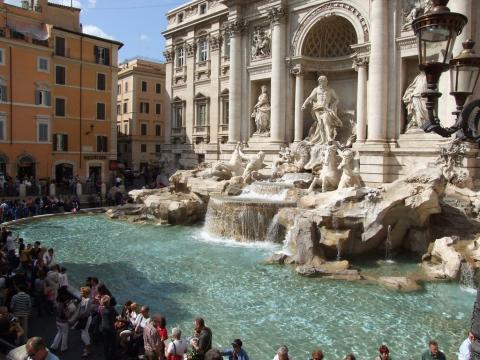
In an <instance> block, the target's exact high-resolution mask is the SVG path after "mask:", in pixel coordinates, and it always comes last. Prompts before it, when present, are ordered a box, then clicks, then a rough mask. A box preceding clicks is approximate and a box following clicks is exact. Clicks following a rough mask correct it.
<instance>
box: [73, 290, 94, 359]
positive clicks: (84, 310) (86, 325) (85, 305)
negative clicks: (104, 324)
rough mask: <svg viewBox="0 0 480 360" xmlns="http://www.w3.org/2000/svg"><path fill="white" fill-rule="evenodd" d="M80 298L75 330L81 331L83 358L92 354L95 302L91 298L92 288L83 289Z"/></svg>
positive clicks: (75, 318)
mask: <svg viewBox="0 0 480 360" xmlns="http://www.w3.org/2000/svg"><path fill="white" fill-rule="evenodd" d="M80 296H81V300H80V304H79V305H78V308H77V313H76V314H75V317H74V328H75V329H79V330H80V331H81V333H80V337H81V339H82V341H83V344H84V345H85V348H84V349H83V353H82V357H87V356H89V355H90V354H91V353H92V347H91V344H90V333H89V329H90V324H91V323H92V310H93V302H92V299H91V298H90V288H89V287H86V286H83V287H81V288H80Z"/></svg>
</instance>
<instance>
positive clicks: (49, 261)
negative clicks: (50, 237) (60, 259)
mask: <svg viewBox="0 0 480 360" xmlns="http://www.w3.org/2000/svg"><path fill="white" fill-rule="evenodd" d="M43 263H44V264H45V266H48V267H50V266H52V265H54V264H55V260H54V254H53V249H52V248H50V249H48V251H47V252H46V253H45V254H44V255H43Z"/></svg>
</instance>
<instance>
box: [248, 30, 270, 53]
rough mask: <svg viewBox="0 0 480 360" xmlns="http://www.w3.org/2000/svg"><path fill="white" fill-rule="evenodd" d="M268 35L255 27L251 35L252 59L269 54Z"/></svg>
mask: <svg viewBox="0 0 480 360" xmlns="http://www.w3.org/2000/svg"><path fill="white" fill-rule="evenodd" d="M270 52H271V46H270V37H269V36H268V34H267V33H266V32H265V31H264V30H262V29H256V31H255V33H254V34H253V37H252V59H253V60H255V59H260V58H265V57H268V56H270Z"/></svg>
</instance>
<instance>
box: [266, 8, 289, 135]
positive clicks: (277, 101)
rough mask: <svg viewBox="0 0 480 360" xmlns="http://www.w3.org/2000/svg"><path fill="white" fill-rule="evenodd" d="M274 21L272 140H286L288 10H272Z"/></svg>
mask: <svg viewBox="0 0 480 360" xmlns="http://www.w3.org/2000/svg"><path fill="white" fill-rule="evenodd" d="M268 17H269V19H270V21H271V22H272V80H271V83H270V85H271V100H270V103H271V106H272V112H271V118H270V140H271V142H277V143H283V142H285V119H286V109H285V103H286V73H287V66H286V63H285V57H286V10H285V8H283V7H280V8H273V9H271V10H270V12H269V14H268Z"/></svg>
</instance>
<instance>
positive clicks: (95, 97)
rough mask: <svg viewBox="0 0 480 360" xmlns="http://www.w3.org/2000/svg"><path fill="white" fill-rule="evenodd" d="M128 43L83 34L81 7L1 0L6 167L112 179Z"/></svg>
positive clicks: (41, 174)
mask: <svg viewBox="0 0 480 360" xmlns="http://www.w3.org/2000/svg"><path fill="white" fill-rule="evenodd" d="M121 47H122V43H120V42H117V41H112V40H108V39H103V38H98V37H95V36H91V35H87V34H83V33H82V30H81V24H80V9H77V8H71V7H68V6H62V5H57V4H52V3H48V1H47V0H30V1H23V2H22V7H17V6H13V5H8V4H5V3H4V2H3V0H0V172H2V173H4V174H5V173H7V174H8V175H10V176H12V177H15V176H18V177H19V178H21V179H23V178H25V177H33V178H35V179H41V178H49V179H52V180H56V181H57V182H63V181H65V180H66V179H68V178H70V177H72V176H75V175H78V176H79V178H80V179H81V180H83V181H85V180H86V179H88V178H90V179H91V180H99V179H100V178H101V180H102V181H106V182H108V181H109V180H110V171H111V170H110V169H114V168H115V165H116V156H117V154H116V150H117V144H116V108H115V106H116V97H117V94H116V91H117V74H118V68H117V54H118V50H119V49H120V48H121Z"/></svg>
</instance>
